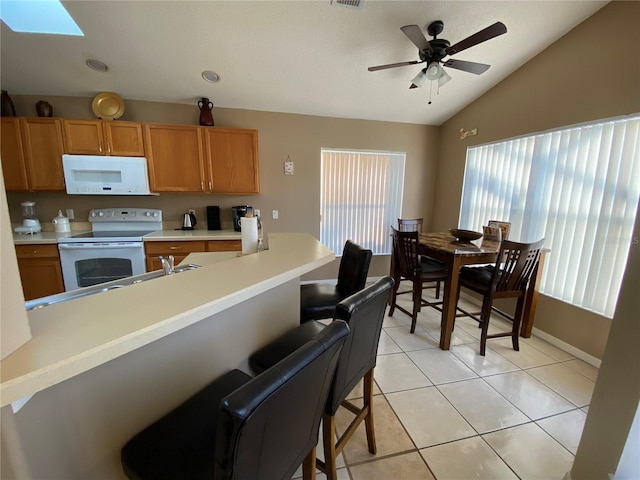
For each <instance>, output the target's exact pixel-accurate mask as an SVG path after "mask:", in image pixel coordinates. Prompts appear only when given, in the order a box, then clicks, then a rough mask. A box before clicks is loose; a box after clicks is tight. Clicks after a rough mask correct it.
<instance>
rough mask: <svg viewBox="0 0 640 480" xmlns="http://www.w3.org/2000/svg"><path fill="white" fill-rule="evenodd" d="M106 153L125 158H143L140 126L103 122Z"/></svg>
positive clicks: (130, 123)
mask: <svg viewBox="0 0 640 480" xmlns="http://www.w3.org/2000/svg"><path fill="white" fill-rule="evenodd" d="M102 126H103V127H104V134H105V137H106V138H107V153H108V154H109V155H122V156H125V157H144V142H143V140H142V124H140V123H136V122H103V123H102Z"/></svg>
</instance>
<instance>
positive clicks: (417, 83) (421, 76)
mask: <svg viewBox="0 0 640 480" xmlns="http://www.w3.org/2000/svg"><path fill="white" fill-rule="evenodd" d="M426 81H427V69H426V68H423V69H422V70H420V71H419V72H418V74H417V75H416V76H415V77H413V80H411V86H410V87H409V88H420V87H422V85H424V82H426Z"/></svg>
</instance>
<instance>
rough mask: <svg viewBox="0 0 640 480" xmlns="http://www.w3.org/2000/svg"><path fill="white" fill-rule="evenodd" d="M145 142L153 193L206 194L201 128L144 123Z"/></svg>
mask: <svg viewBox="0 0 640 480" xmlns="http://www.w3.org/2000/svg"><path fill="white" fill-rule="evenodd" d="M144 141H145V151H146V152H147V160H148V164H149V183H150V185H151V190H152V191H154V192H204V191H205V170H204V154H203V143H202V129H201V128H200V127H197V126H191V125H165V124H155V123H145V124H144Z"/></svg>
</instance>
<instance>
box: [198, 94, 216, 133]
mask: <svg viewBox="0 0 640 480" xmlns="http://www.w3.org/2000/svg"><path fill="white" fill-rule="evenodd" d="M198 107H200V125H206V126H209V127H213V112H212V111H211V110H212V109H213V103H212V102H210V101H209V99H208V98H206V97H202V99H201V100H199V101H198Z"/></svg>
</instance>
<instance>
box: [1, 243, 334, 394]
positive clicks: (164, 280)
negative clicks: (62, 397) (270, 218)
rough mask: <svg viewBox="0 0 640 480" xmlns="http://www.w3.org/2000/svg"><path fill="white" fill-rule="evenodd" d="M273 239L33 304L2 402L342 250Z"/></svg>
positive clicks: (9, 360)
mask: <svg viewBox="0 0 640 480" xmlns="http://www.w3.org/2000/svg"><path fill="white" fill-rule="evenodd" d="M269 244H270V249H269V250H267V251H264V252H260V253H255V254H252V255H240V256H238V254H237V253H236V255H235V256H234V255H233V254H232V253H229V252H227V253H226V256H220V254H219V253H211V254H209V255H211V259H210V261H209V262H208V261H207V257H206V255H207V254H206V253H201V254H198V255H197V256H194V257H190V258H191V259H192V260H194V261H192V263H198V261H199V264H201V265H203V266H202V267H201V268H198V269H195V270H190V271H186V272H183V273H179V274H175V275H169V276H166V277H160V278H157V279H154V280H150V281H147V282H143V283H139V284H136V285H131V286H128V287H125V288H120V289H115V290H110V291H107V292H103V293H99V294H96V295H92V296H88V297H83V298H78V299H75V300H71V301H68V302H65V303H59V304H55V305H51V306H48V307H45V308H42V309H39V310H32V311H30V312H29V322H30V325H31V331H32V335H33V338H32V339H31V340H30V341H29V342H27V343H26V344H25V345H23V346H22V347H20V348H19V349H18V350H16V351H15V352H13V353H12V354H11V355H9V356H8V357H6V358H5V359H4V360H2V362H1V363H0V381H1V384H0V400H1V406H5V405H8V404H10V403H12V402H14V401H17V400H19V399H21V398H23V397H25V396H28V395H31V394H34V393H36V392H38V391H40V390H43V389H45V388H47V387H50V386H52V385H55V384H58V383H60V382H63V381H64V380H66V379H69V378H71V377H73V376H75V375H79V374H81V373H83V372H86V371H88V370H90V369H92V368H94V367H96V366H98V365H101V364H104V363H106V362H109V361H110V360H113V359H115V358H117V357H120V356H122V355H124V354H126V353H128V352H131V351H133V350H135V349H137V348H140V347H142V346H144V345H147V344H149V343H151V342H153V341H155V340H157V339H159V338H162V337H165V336H168V335H171V334H172V333H174V332H176V331H178V330H180V329H183V328H185V327H187V326H189V325H192V324H194V323H196V322H199V321H201V320H203V319H205V318H209V317H212V316H213V315H215V314H216V313H219V312H222V311H224V310H226V309H228V308H230V307H232V306H235V305H237V304H239V303H242V302H245V301H248V300H251V299H252V298H253V297H255V296H257V295H259V294H261V293H264V292H266V291H268V290H270V289H271V288H274V287H276V286H278V285H281V284H283V283H285V282H288V281H291V280H294V279H295V278H299V277H300V276H301V275H303V274H305V273H307V272H310V271H312V270H315V269H316V268H318V267H321V266H322V265H325V264H327V263H329V262H331V261H332V260H333V259H334V258H335V256H334V254H333V252H332V251H331V250H329V249H328V248H327V247H325V246H324V245H323V244H322V243H320V242H319V241H318V240H316V239H315V238H314V237H313V236H311V235H309V234H306V233H272V234H270V235H269ZM192 255H193V254H192ZM185 260H187V259H185ZM195 260H197V261H195Z"/></svg>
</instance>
